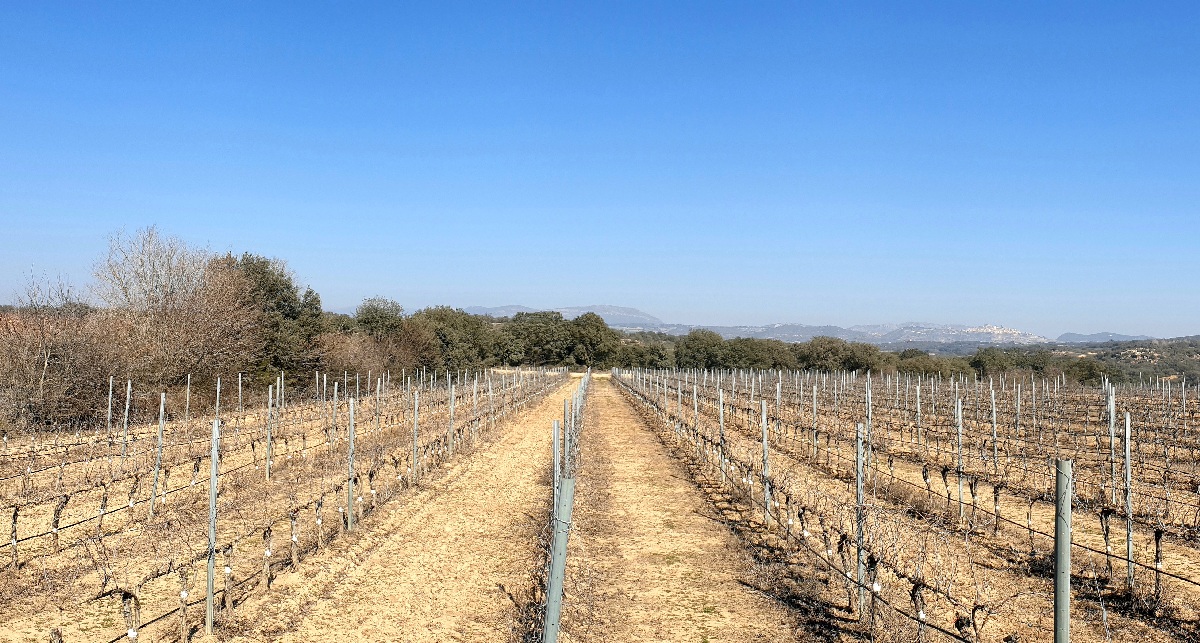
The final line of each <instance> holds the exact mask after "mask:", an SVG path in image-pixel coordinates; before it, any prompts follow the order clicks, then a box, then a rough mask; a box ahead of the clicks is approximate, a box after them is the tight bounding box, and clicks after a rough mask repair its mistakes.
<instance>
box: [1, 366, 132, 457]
mask: <svg viewBox="0 0 1200 643" xmlns="http://www.w3.org/2000/svg"><path fill="white" fill-rule="evenodd" d="M112 397H113V376H112V375H109V376H108V430H107V432H105V434H104V437H105V438H107V439H108V440H110V442H109V444H110V445H111V444H112V442H111V440H112ZM5 439H6V441H7V436H5Z"/></svg>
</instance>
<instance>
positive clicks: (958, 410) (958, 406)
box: [954, 397, 963, 527]
mask: <svg viewBox="0 0 1200 643" xmlns="http://www.w3.org/2000/svg"><path fill="white" fill-rule="evenodd" d="M954 422H955V425H956V426H957V428H958V464H957V467H956V468H957V470H958V471H957V477H958V525H959V527H961V526H962V524H963V455H962V451H963V426H962V398H960V397H955V398H954Z"/></svg>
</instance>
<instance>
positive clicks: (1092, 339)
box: [1057, 333, 1154, 344]
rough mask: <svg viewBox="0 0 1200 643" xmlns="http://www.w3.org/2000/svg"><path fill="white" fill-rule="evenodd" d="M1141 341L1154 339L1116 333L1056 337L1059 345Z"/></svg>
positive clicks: (1068, 334) (1070, 334) (1147, 336)
mask: <svg viewBox="0 0 1200 643" xmlns="http://www.w3.org/2000/svg"><path fill="white" fill-rule="evenodd" d="M1143 339H1154V338H1153V337H1150V336H1149V335H1120V334H1117V333H1092V334H1090V335H1081V334H1080V333H1063V334H1062V335H1059V336H1058V340H1057V341H1058V342H1059V343H1060V344H1095V343H1099V342H1136V341H1140V340H1143Z"/></svg>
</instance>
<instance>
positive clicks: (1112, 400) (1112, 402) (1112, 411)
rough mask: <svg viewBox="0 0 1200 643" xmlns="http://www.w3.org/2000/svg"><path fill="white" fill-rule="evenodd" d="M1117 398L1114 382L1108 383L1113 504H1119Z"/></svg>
mask: <svg viewBox="0 0 1200 643" xmlns="http://www.w3.org/2000/svg"><path fill="white" fill-rule="evenodd" d="M1116 416H1117V398H1116V394H1115V393H1114V391H1113V388H1112V384H1109V385H1108V465H1109V473H1110V474H1111V476H1110V477H1111V479H1112V488H1111V489H1110V494H1109V495H1110V497H1111V500H1112V505H1113V506H1114V507H1115V506H1116V505H1117V428H1116V424H1117V417H1116Z"/></svg>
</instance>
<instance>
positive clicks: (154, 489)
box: [149, 392, 167, 518]
mask: <svg viewBox="0 0 1200 643" xmlns="http://www.w3.org/2000/svg"><path fill="white" fill-rule="evenodd" d="M166 413H167V394H166V393H165V392H164V393H161V394H159V398H158V446H157V448H156V449H155V451H154V483H153V484H152V485H151V487H150V515H149V518H153V517H154V500H155V498H157V497H158V471H159V469H160V468H161V467H162V452H163V427H164V425H165V424H166V422H167V419H166Z"/></svg>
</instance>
